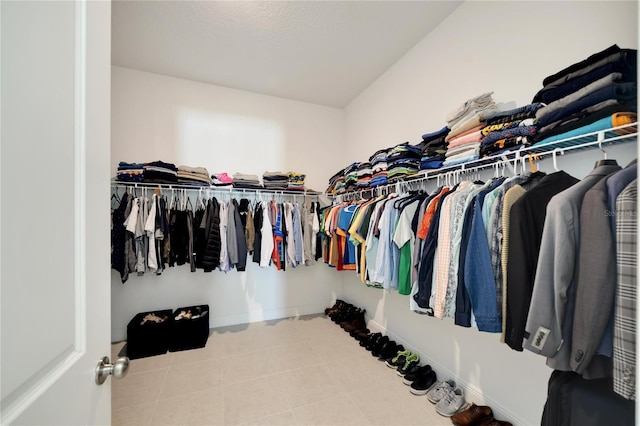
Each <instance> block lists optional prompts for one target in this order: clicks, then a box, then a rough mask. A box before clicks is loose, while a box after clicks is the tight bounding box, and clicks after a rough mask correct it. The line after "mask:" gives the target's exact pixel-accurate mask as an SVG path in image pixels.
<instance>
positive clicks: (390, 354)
mask: <svg viewBox="0 0 640 426" xmlns="http://www.w3.org/2000/svg"><path fill="white" fill-rule="evenodd" d="M400 351H404V346H402V345H399V344H397V343H396V342H394V341H391V342H389V343H387V344H386V345H384V346H383V347H382V350H381V351H380V356H378V360H379V361H385V362H386V361H387V360H391V359H392V358H395V356H396V355H397V354H398V352H400Z"/></svg>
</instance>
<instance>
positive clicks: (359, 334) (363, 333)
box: [349, 328, 371, 342]
mask: <svg viewBox="0 0 640 426" xmlns="http://www.w3.org/2000/svg"><path fill="white" fill-rule="evenodd" d="M369 334H371V331H370V330H369V329H368V328H363V329H361V330H353V331H352V332H350V333H349V336H351V337H353V338H354V339H356V340H357V341H358V342H362V340H364V339H366V338H367V337H369Z"/></svg>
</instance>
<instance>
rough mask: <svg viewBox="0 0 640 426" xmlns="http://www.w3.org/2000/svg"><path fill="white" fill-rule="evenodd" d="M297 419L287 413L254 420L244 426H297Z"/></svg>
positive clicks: (243, 425)
mask: <svg viewBox="0 0 640 426" xmlns="http://www.w3.org/2000/svg"><path fill="white" fill-rule="evenodd" d="M295 425H296V419H295V418H294V417H293V413H292V412H291V411H290V410H289V411H285V412H283V413H278V414H274V415H273V416H267V417H262V418H260V419H257V420H253V421H250V422H247V423H243V424H242V426H295Z"/></svg>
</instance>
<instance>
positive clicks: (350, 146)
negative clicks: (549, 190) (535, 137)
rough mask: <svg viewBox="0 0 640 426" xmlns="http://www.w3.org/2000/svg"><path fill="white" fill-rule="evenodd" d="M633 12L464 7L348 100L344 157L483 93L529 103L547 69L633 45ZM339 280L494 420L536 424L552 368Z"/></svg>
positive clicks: (624, 6)
mask: <svg viewBox="0 0 640 426" xmlns="http://www.w3.org/2000/svg"><path fill="white" fill-rule="evenodd" d="M637 16H638V12H637V3H636V2H624V3H618V4H614V3H613V2H566V3H565V2H545V3H542V2H517V1H516V2H474V1H472V2H466V3H464V4H462V5H461V6H460V7H459V8H458V9H456V11H455V12H454V13H453V14H451V15H450V16H449V17H448V18H447V19H446V20H445V21H444V22H443V23H442V24H441V25H440V26H439V27H438V28H436V30H435V31H433V32H432V33H431V34H429V35H428V36H427V37H426V38H424V39H423V40H422V41H421V42H420V43H418V45H416V46H415V47H414V48H413V49H412V50H411V51H410V52H409V53H407V54H406V55H405V56H404V57H403V58H401V59H400V60H399V61H398V62H397V63H396V64H395V65H394V66H393V67H392V68H391V69H389V70H388V71H387V72H386V73H385V74H384V75H383V76H382V77H380V78H379V79H378V80H376V81H375V82H374V83H373V84H372V85H371V86H370V87H369V88H367V90H365V91H364V92H363V93H362V94H361V95H360V96H358V97H357V98H356V99H355V100H354V101H353V102H352V103H351V104H350V105H349V106H348V107H347V108H346V110H345V113H346V124H345V125H346V144H347V151H346V154H347V155H346V156H345V158H344V162H343V164H344V165H347V164H348V163H350V162H352V161H363V160H365V159H366V158H368V156H369V155H370V154H372V153H373V152H375V151H376V150H377V149H380V148H384V147H388V146H392V145H394V144H396V143H399V142H403V141H407V140H408V141H411V142H412V143H416V142H418V141H419V140H420V137H421V135H422V134H423V133H426V132H430V131H434V130H437V129H440V128H441V127H442V126H444V125H445V124H446V122H445V117H446V116H447V114H448V113H449V112H450V111H451V110H453V109H455V108H456V107H457V106H458V105H460V104H461V103H463V102H464V101H465V100H467V99H469V98H471V97H473V96H476V95H479V94H481V93H483V92H486V91H493V92H494V99H495V100H496V101H502V102H508V101H515V102H516V104H517V105H518V106H521V105H525V104H527V103H529V102H530V101H531V99H532V97H533V95H534V94H535V93H536V92H537V91H538V90H539V89H540V88H541V87H542V80H543V79H544V77H546V76H548V75H550V74H553V73H555V72H557V71H559V70H560V69H562V68H564V67H566V66H568V65H570V64H572V63H575V62H577V61H580V60H582V59H584V58H586V57H587V56H589V55H591V54H592V53H595V52H597V51H600V50H602V49H604V48H606V47H609V46H610V45H612V44H614V43H617V44H618V45H619V46H620V47H623V48H636V49H637V44H638V40H637V39H638V26H637ZM633 145H634V146H631V147H625V148H621V149H622V151H612V155H615V154H616V153H620V152H623V153H624V154H620V156H619V158H620V159H625V160H621V161H620V162H621V163H623V162H624V164H623V165H626V162H627V161H628V160H629V159H631V158H633V157H635V156H636V155H637V154H636V149H637V148H636V146H635V144H633ZM599 155H600V153H599V152H597V154H594V153H593V152H592V153H590V154H575V155H571V156H570V157H569V156H567V157H563V158H561V159H559V164H560V165H561V166H562V167H566V166H570V167H571V170H569V172H570V173H573V174H574V176H576V177H578V178H582V177H583V176H584V175H586V174H587V173H588V171H589V170H591V169H592V168H593V164H594V163H593V161H594V159H595V158H597V157H598V156H599ZM543 166H544V169H543V170H546V171H551V168H550V166H549V164H543ZM336 273H337V272H336ZM342 276H343V277H344V291H343V297H344V299H345V300H347V301H349V302H351V303H354V304H356V305H358V306H361V307H364V308H366V309H367V315H368V316H369V319H370V322H369V324H370V328H372V327H373V328H375V329H382V330H386V332H387V333H388V334H389V335H390V336H392V337H393V338H396V339H397V340H399V341H401V342H403V343H405V344H406V345H407V346H409V347H410V348H411V349H413V350H417V351H418V352H419V353H421V354H422V356H423V358H424V359H425V361H426V362H428V363H430V364H431V365H432V366H433V367H434V369H435V370H436V371H437V372H438V373H439V376H440V378H441V379H445V378H449V377H456V378H457V379H458V380H459V382H460V383H462V384H463V385H464V386H465V388H466V389H467V392H468V395H467V396H468V398H469V399H470V400H472V401H474V402H476V403H483V402H485V403H489V404H490V405H491V406H492V407H493V408H494V411H496V412H497V413H498V414H497V415H498V416H502V417H503V418H507V419H509V420H510V421H512V422H513V423H514V424H518V425H534V424H539V423H540V418H541V414H542V408H543V405H544V401H545V399H546V386H547V381H548V378H549V375H550V373H551V370H550V369H549V368H548V367H546V366H545V363H544V358H542V357H539V356H537V355H533V354H531V353H529V352H524V353H519V352H515V351H512V350H510V349H509V348H508V347H507V346H506V345H503V344H500V343H499V337H498V336H496V335H493V334H486V333H480V332H478V331H476V330H469V329H464V328H462V327H457V326H455V325H453V322H452V321H450V320H443V321H440V320H437V319H434V318H426V317H423V316H419V315H416V314H414V313H411V312H410V311H409V310H408V299H407V297H406V296H399V295H398V294H397V293H387V292H383V291H381V290H376V289H371V288H366V287H364V286H363V285H362V284H361V283H360V282H359V281H358V280H357V279H356V278H355V277H354V276H353V275H351V274H349V273H342Z"/></svg>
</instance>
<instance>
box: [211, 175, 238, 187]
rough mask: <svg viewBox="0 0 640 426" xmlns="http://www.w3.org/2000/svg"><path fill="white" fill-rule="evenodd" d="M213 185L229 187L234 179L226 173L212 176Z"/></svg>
mask: <svg viewBox="0 0 640 426" xmlns="http://www.w3.org/2000/svg"><path fill="white" fill-rule="evenodd" d="M211 183H213V184H214V185H215V186H229V185H232V184H233V178H232V177H231V176H229V175H228V174H227V173H226V172H223V173H214V174H212V175H211Z"/></svg>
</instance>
